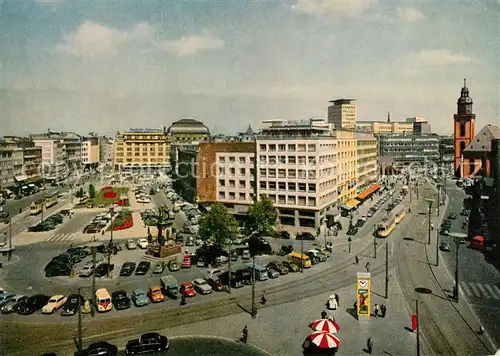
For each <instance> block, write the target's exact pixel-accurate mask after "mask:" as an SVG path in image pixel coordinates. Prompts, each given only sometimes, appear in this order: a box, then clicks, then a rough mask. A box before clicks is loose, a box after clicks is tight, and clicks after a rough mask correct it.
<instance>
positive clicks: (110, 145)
mask: <svg viewBox="0 0 500 356" xmlns="http://www.w3.org/2000/svg"><path fill="white" fill-rule="evenodd" d="M114 158H115V139H114V138H109V137H105V136H103V137H101V138H100V140H99V162H101V163H102V164H106V165H109V166H113V164H114V160H115V159H114Z"/></svg>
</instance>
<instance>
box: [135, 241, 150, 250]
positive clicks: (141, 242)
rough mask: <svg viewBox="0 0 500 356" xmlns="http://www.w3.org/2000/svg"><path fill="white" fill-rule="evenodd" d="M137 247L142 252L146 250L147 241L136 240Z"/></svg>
mask: <svg viewBox="0 0 500 356" xmlns="http://www.w3.org/2000/svg"><path fill="white" fill-rule="evenodd" d="M137 245H138V246H139V247H140V248H142V249H143V250H145V249H147V248H148V239H139V240H137Z"/></svg>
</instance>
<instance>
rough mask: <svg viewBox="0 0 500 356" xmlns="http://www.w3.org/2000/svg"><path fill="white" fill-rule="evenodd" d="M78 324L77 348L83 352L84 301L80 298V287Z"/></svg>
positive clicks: (80, 293) (79, 291)
mask: <svg viewBox="0 0 500 356" xmlns="http://www.w3.org/2000/svg"><path fill="white" fill-rule="evenodd" d="M77 293H78V304H77V308H78V324H77V328H76V339H75V343H76V348H77V350H78V351H81V350H82V349H83V335H82V299H81V298H80V296H81V295H82V289H81V288H80V287H78V292H77Z"/></svg>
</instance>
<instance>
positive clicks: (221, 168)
mask: <svg viewBox="0 0 500 356" xmlns="http://www.w3.org/2000/svg"><path fill="white" fill-rule="evenodd" d="M219 174H220V175H221V176H223V175H224V174H226V169H225V168H224V167H219Z"/></svg>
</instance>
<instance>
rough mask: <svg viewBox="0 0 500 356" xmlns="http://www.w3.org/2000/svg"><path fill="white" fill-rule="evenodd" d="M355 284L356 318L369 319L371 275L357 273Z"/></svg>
mask: <svg viewBox="0 0 500 356" xmlns="http://www.w3.org/2000/svg"><path fill="white" fill-rule="evenodd" d="M357 277H358V278H357V283H356V309H357V314H358V318H370V303H371V300H370V299H371V298H370V297H371V296H370V294H371V274H370V273H364V272H359V273H358V274H357Z"/></svg>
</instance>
